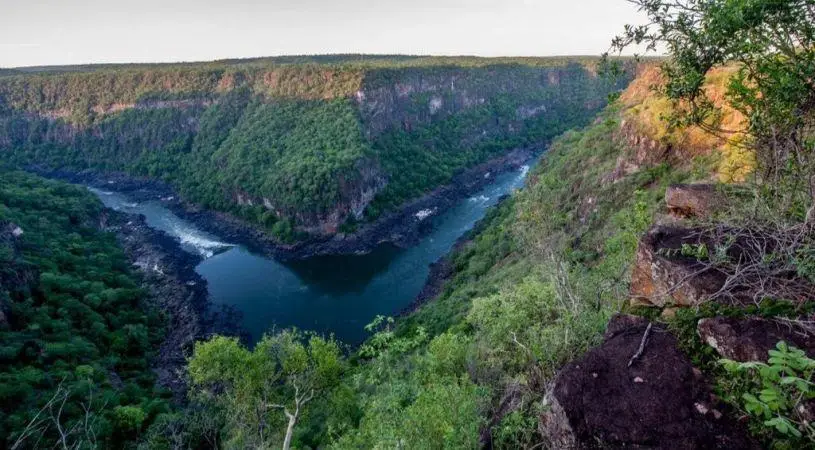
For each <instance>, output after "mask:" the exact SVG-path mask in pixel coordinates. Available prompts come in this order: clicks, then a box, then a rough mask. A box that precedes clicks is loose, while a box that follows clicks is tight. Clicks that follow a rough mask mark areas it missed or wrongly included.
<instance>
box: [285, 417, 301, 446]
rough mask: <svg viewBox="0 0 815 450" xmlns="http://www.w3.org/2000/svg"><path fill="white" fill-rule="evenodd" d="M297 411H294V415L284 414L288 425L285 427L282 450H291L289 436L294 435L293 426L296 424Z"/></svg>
mask: <svg viewBox="0 0 815 450" xmlns="http://www.w3.org/2000/svg"><path fill="white" fill-rule="evenodd" d="M299 409H300V408H298V410H295V411H294V414H289V412H288V411H287V412H286V416H287V417H288V418H289V425H288V426H287V427H286V439H285V440H283V450H289V448H291V436H292V434H294V424H296V423H297V414H298V413H299Z"/></svg>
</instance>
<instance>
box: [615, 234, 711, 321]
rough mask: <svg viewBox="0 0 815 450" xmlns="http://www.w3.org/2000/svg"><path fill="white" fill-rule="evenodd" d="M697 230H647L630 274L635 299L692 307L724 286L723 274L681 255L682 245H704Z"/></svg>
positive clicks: (662, 304) (654, 303) (694, 259)
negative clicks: (701, 243)
mask: <svg viewBox="0 0 815 450" xmlns="http://www.w3.org/2000/svg"><path fill="white" fill-rule="evenodd" d="M696 231H697V230H691V229H685V228H678V227H672V226H656V227H654V228H652V229H651V230H650V231H648V233H647V234H646V235H645V236H644V237H643V238H642V239H641V240H640V244H639V247H638V248H637V254H636V259H635V262H634V269H633V271H632V273H631V297H632V300H634V301H635V302H644V303H646V304H651V305H655V306H666V305H671V304H673V305H680V306H693V305H698V304H700V303H702V302H704V301H706V300H708V299H709V297H710V296H711V295H712V294H714V293H716V292H717V291H718V290H719V289H720V288H721V287H722V285H723V284H724V282H725V278H726V277H725V276H724V274H722V273H719V272H717V271H715V270H713V269H711V268H709V267H707V266H705V265H704V264H702V263H700V262H699V261H698V260H697V259H696V258H694V257H692V256H683V255H682V254H681V249H682V245H683V244H686V245H698V244H699V243H700V242H701V241H700V239H699V237H698V233H697V232H696ZM711 248H712V247H711Z"/></svg>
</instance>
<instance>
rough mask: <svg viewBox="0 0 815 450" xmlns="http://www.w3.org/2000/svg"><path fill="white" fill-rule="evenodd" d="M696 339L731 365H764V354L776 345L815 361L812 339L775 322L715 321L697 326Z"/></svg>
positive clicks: (814, 337)
mask: <svg viewBox="0 0 815 450" xmlns="http://www.w3.org/2000/svg"><path fill="white" fill-rule="evenodd" d="M697 331H698V333H699V336H700V337H701V338H702V340H703V341H704V342H706V343H707V344H708V345H710V346H711V347H713V348H714V349H716V351H717V352H718V353H719V354H720V355H721V356H722V357H724V358H727V359H732V360H734V361H767V358H768V356H769V355H768V354H767V352H768V351H770V350H772V349H774V348H775V346H776V344H777V343H778V342H779V341H785V342H787V343H788V344H789V345H791V346H793V347H797V348H800V349H801V350H804V351H805V352H806V353H807V355H809V357H811V358H812V357H815V336H812V335H811V334H809V333H807V332H806V331H805V330H803V329H796V327H794V326H793V325H787V324H783V323H780V322H778V321H775V320H768V319H762V318H759V317H750V318H746V319H735V318H730V317H714V318H711V319H702V320H700V321H699V324H698V325H697Z"/></svg>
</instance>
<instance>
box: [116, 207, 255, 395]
mask: <svg viewBox="0 0 815 450" xmlns="http://www.w3.org/2000/svg"><path fill="white" fill-rule="evenodd" d="M100 226H101V227H102V229H104V230H106V231H110V232H113V233H114V234H115V235H116V237H117V240H118V242H119V244H120V245H121V246H122V248H123V250H124V251H125V254H126V255H127V256H128V258H129V260H130V262H131V264H132V265H133V266H134V268H135V269H136V271H137V272H138V274H139V275H140V279H141V285H142V288H144V289H145V291H146V292H147V295H148V296H147V301H148V303H149V304H150V306H151V307H154V308H158V309H160V310H161V311H162V312H164V313H165V314H166V316H167V318H168V323H167V328H166V333H165V337H164V341H163V342H162V344H161V346H160V348H159V349H158V352H157V354H156V356H155V358H154V360H153V368H154V371H155V372H156V375H157V378H158V380H157V381H158V384H159V385H161V386H163V387H165V388H168V389H170V390H172V392H173V394H174V397H175V399H176V400H177V401H183V399H184V398H185V395H186V384H185V381H184V367H185V365H186V357H187V356H188V355H189V354H190V352H191V350H192V345H193V344H194V342H195V341H196V340H198V339H202V338H206V337H207V336H209V335H211V334H213V333H220V334H227V335H240V325H239V323H240V317H239V316H238V315H237V313H236V312H235V311H234V310H231V309H222V310H212V308H211V303H210V299H209V294H208V291H207V285H206V280H204V279H203V278H202V277H201V276H200V275H199V274H198V273H197V272H196V271H195V266H196V265H197V264H198V263H199V262H200V258H199V257H198V256H196V255H193V254H191V253H188V252H186V251H184V250H182V249H181V246H180V244H179V243H178V242H177V241H175V240H174V239H173V238H172V237H170V236H168V235H166V234H164V233H163V232H161V231H157V230H155V229H153V228H150V227H149V226H147V224H146V223H145V221H144V217H143V216H133V215H127V214H122V213H119V212H115V211H109V210H108V211H106V212H105V213H104V214H103V215H102V217H101V218H100Z"/></svg>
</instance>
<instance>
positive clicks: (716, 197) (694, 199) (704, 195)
mask: <svg viewBox="0 0 815 450" xmlns="http://www.w3.org/2000/svg"><path fill="white" fill-rule="evenodd" d="M723 204H724V196H723V195H722V193H721V192H719V190H718V189H717V187H716V185H714V184H674V185H671V186H669V187H668V189H667V190H666V191H665V205H666V206H667V207H668V211H669V212H670V213H671V214H672V215H674V216H678V217H684V218H689V217H708V216H710V215H712V214H713V213H714V212H715V211H716V210H717V209H719V208H721V207H722V205H723Z"/></svg>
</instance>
